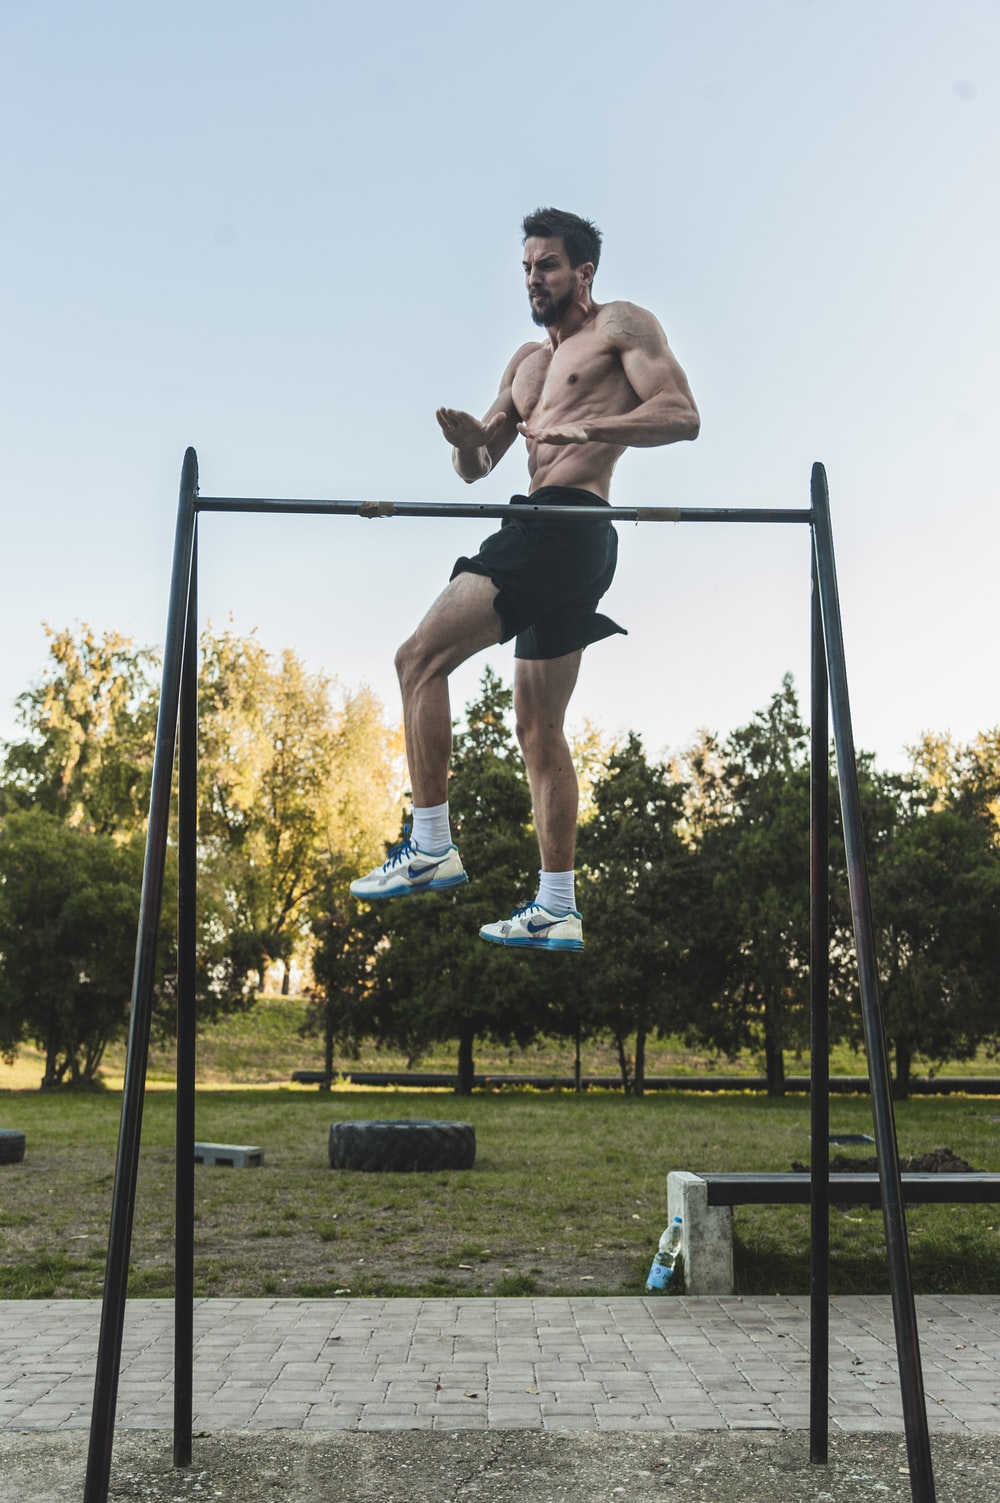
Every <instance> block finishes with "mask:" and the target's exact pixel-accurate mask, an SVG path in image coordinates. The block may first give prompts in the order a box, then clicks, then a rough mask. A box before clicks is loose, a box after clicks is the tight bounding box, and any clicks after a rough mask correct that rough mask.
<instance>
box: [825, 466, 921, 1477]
mask: <svg viewBox="0 0 1000 1503" xmlns="http://www.w3.org/2000/svg"><path fill="white" fill-rule="evenodd" d="M812 504H813V539H814V544H815V556H816V568H817V575H818V578H819V585H820V599H821V603H822V610H823V635H824V640H825V643H826V661H827V671H828V673H829V675H830V701H831V704H832V707H833V736H834V744H835V747H836V752H837V779H838V782H839V785H840V807H841V813H842V817H843V824H844V844H845V847H846V850H847V880H848V887H849V889H850V895H851V913H852V916H853V920H854V941H855V945H856V947H857V953H858V971H859V979H860V983H861V1012H862V1018H863V1022H864V1029H865V1046H866V1049H867V1053H868V1077H869V1081H870V1084H871V1096H872V1114H873V1118H874V1127H875V1151H876V1154H877V1156H878V1166H879V1179H880V1182H881V1191H882V1219H883V1222H884V1224H885V1239H886V1251H887V1254H888V1263H889V1287H890V1289H891V1291H892V1311H893V1319H894V1322H895V1328H896V1353H897V1358H898V1361H899V1383H900V1389H901V1393H902V1400H903V1422H904V1425H905V1428H906V1448H907V1455H908V1458H909V1465H910V1490H911V1494H912V1497H913V1500H914V1503H934V1500H935V1491H934V1473H933V1468H932V1465H931V1449H930V1435H929V1432H928V1427H927V1408H926V1404H925V1401H924V1383H923V1374H922V1370H921V1364H920V1344H919V1340H918V1336H917V1313H916V1305H915V1303H914V1298H913V1282H912V1278H911V1273H910V1254H909V1246H908V1243H907V1236H906V1215H905V1208H904V1205H903V1187H902V1182H901V1180H900V1174H899V1148H898V1145H897V1143H896V1125H895V1118H894V1114H893V1106H892V1083H891V1079H890V1075H889V1053H888V1049H887V1047H886V1041H885V1030H884V1028H883V1024H882V1007H881V1002H880V998H879V984H878V963H877V956H876V953H875V926H874V923H873V920H872V910H871V894H870V891H869V886H868V871H867V865H866V861H865V843H864V832H863V828H862V823H861V794H860V789H859V786H858V770H857V763H856V760H855V754H854V732H853V730H852V727H851V707H850V701H849V698H848V693H847V667H846V659H845V655H844V636H843V627H842V623H841V616H840V598H839V593H838V589H837V570H836V564H835V562H834V555H833V528H832V526H831V523H830V497H829V492H828V490H827V483H826V471H825V470H824V468H823V466H822V465H821V464H816V465H813V471H812ZM815 1150H816V1145H815V1144H814V1147H813V1153H814V1155H815Z"/></svg>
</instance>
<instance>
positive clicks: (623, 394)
mask: <svg viewBox="0 0 1000 1503" xmlns="http://www.w3.org/2000/svg"><path fill="white" fill-rule="evenodd" d="M522 229H523V234H524V276H525V281H526V283H527V288H528V300H529V303H530V305H531V316H532V318H533V319H534V321H535V323H536V324H537V325H539V327H540V328H543V329H544V330H545V338H544V339H543V340H542V341H541V342H540V343H536V342H532V343H529V344H524V345H522V346H521V348H520V349H519V350H518V351H517V353H516V354H515V355H514V358H513V359H512V360H511V362H510V364H509V365H508V366H507V369H506V370H505V371H504V374H503V378H502V380H501V382H500V390H499V392H498V394H497V398H496V401H495V402H494V403H493V404H492V406H491V407H490V409H489V411H488V412H487V413H486V415H485V416H484V417H483V419H482V421H479V420H478V419H476V418H474V417H472V416H471V415H470V414H469V413H467V412H460V411H457V410H456V409H455V408H451V407H442V408H440V409H439V411H438V413H437V420H438V423H439V425H440V427H441V431H442V433H443V434H444V436H445V438H446V439H447V440H448V442H449V443H450V444H451V445H452V463H453V464H454V466H455V469H456V470H457V471H458V473H459V475H461V477H462V479H463V480H465V481H468V482H470V483H471V482H472V481H474V480H481V479H483V477H484V476H486V475H488V474H489V473H490V471H491V470H492V468H493V466H494V465H495V464H497V463H498V461H499V460H500V459H502V458H503V456H504V454H506V452H507V450H508V449H509V448H510V447H511V445H512V444H513V443H514V441H515V439H516V438H517V436H518V435H519V434H520V435H521V436H522V437H523V438H524V439H525V440H526V442H527V447H528V473H529V475H530V477H531V485H530V498H531V500H532V501H536V502H539V503H542V504H545V505H547V506H554V505H555V506H557V505H560V504H562V505H577V506H581V505H582V506H606V505H608V504H609V503H608V495H609V490H610V486H611V476H612V473H613V471H614V468H615V465H616V464H617V463H618V460H619V459H620V458H621V456H622V454H623V453H624V451H625V449H627V448H629V447H630V446H631V447H641V448H650V447H653V446H655V445H659V444H671V443H676V442H677V441H678V440H680V439H693V438H696V437H697V434H698V426H699V419H698V410H697V408H696V407H695V404H694V399H693V398H692V396H691V392H690V389H689V387H688V383H687V379H686V377H685V375H684V372H683V371H682V370H681V368H680V366H679V365H678V363H677V361H676V360H675V359H674V356H673V355H672V353H671V351H670V348H669V346H668V344H667V340H666V336H665V335H664V333H663V330H662V329H661V327H660V325H659V323H658V322H657V321H656V319H655V318H654V317H653V315H652V314H651V313H648V312H646V310H645V309H644V308H638V307H636V306H635V304H634V303H621V302H615V303H603V304H601V303H595V302H594V299H593V296H592V286H593V281H594V273H595V272H596V270H597V264H598V261H599V259H600V250H601V235H600V231H599V230H598V229H597V228H596V226H595V225H593V224H591V223H590V222H589V221H587V220H585V219H580V218H578V216H577V215H575V214H568V213H565V212H563V211H562V210H559V209H538V210H536V211H535V213H533V214H529V215H528V216H527V217H526V219H525V220H524V224H523V226H522ZM512 499H513V501H514V502H515V503H517V502H521V503H523V502H524V501H525V500H526V498H525V497H524V496H514V497H513V498H512ZM616 555H617V538H616V535H615V531H614V528H613V527H612V525H611V523H610V522H604V521H601V520H600V519H597V520H591V519H589V518H587V519H581V518H570V517H567V518H566V519H565V520H563V519H561V518H558V517H556V518H550V517H530V516H512V517H510V518H505V519H504V522H503V523H502V525H501V528H500V531H499V532H497V533H494V534H493V536H491V537H489V538H487V539H486V541H485V542H484V543H483V545H482V547H481V548H480V551H479V552H478V553H477V554H476V555H475V556H474V557H473V558H460V559H459V560H458V562H457V563H456V565H455V568H454V570H453V572H452V576H451V582H450V583H449V584H448V586H447V588H446V589H445V590H444V592H443V593H442V594H441V595H440V596H439V597H438V599H437V600H436V601H435V602H434V604H433V605H432V606H431V608H430V610H429V611H428V612H427V615H426V616H425V617H424V619H423V620H422V621H421V623H420V625H419V626H418V627H417V629H416V631H415V632H414V634H413V636H412V637H410V638H409V639H408V641H406V642H404V643H403V645H402V647H401V648H400V649H399V651H398V653H397V654H396V671H397V673H398V675H399V682H400V688H401V691H402V697H403V724H404V729H405V733H406V756H407V762H408V766H409V771H410V780H411V783H412V791H413V825H412V829H411V831H410V834H409V838H408V839H407V840H405V841H404V842H403V843H402V845H400V846H397V847H396V848H395V850H393V851H391V852H390V854H389V859H388V860H387V861H386V862H385V864H384V865H383V866H380V867H376V869H375V870H374V871H373V872H371V873H370V874H369V875H368V876H366V877H361V878H359V879H358V880H357V881H355V882H352V883H351V891H352V892H353V893H354V894H355V896H357V897H360V898H369V899H370V898H390V897H397V896H401V895H403V894H408V893H414V892H435V891H438V892H440V891H442V890H446V889H447V888H450V887H455V886H457V885H458V884H459V883H462V882H466V881H468V878H467V876H466V873H465V871H464V870H463V867H462V862H461V859H460V857H459V854H458V851H457V850H456V849H455V846H454V845H453V844H452V839H451V828H450V824H449V819H448V765H449V760H450V757H451V704H450V701H449V696H448V677H449V675H450V674H451V672H452V671H453V670H454V669H455V668H457V667H458V666H459V664H460V663H464V662H465V660H466V659H467V658H470V657H472V656H473V654H474V653H477V652H481V651H483V650H484V649H485V648H487V647H492V646H493V645H494V644H495V643H497V642H506V641H509V640H510V639H511V638H512V637H515V638H516V645H515V653H514V656H515V660H516V661H515V670H514V714H515V717H516V722H517V738H518V741H519V742H520V746H521V750H522V752H523V754H524V761H525V766H526V768H527V772H528V781H529V784H530V787H531V797H532V804H533V808H534V818H535V828H536V831H537V834H538V845H539V851H540V854H541V861H542V866H541V871H540V873H539V886H538V891H537V893H536V896H535V898H534V899H533V901H531V902H528V903H526V904H524V905H523V906H521V907H518V908H515V910H514V912H513V914H512V915H511V917H510V918H509V919H501V920H500V921H499V922H498V923H495V924H486V925H484V926H483V928H482V929H480V931H479V932H480V935H481V936H482V938H483V939H486V940H489V941H491V942H492V943H495V944H502V945H511V946H516V947H519V948H524V949H535V950H542V949H544V950H582V949H583V925H582V921H581V915H580V913H579V912H578V911H577V908H576V899H575V892H574V885H573V878H574V859H575V854H576V825H577V808H578V801H579V794H578V785H577V777H576V772H575V769H574V767H573V761H572V758H571V756H570V750H569V746H568V744H567V741H566V737H565V735H564V732H563V722H564V718H565V714H566V709H567V706H568V704H569V699H570V695H571V694H572V692H573V688H574V686H575V684H576V680H577V674H578V673H579V670H580V659H581V657H582V653H583V649H584V647H586V646H587V645H588V643H590V642H595V641H598V640H599V639H600V638H602V637H606V636H610V635H612V634H613V633H615V632H620V631H622V628H621V627H620V626H618V625H616V623H615V622H614V621H611V620H610V619H609V618H608V617H607V616H602V615H599V614H598V613H597V604H598V601H599V600H600V598H601V596H602V595H603V594H604V592H605V591H606V590H607V588H608V586H609V585H610V583H611V580H612V578H613V576H614V570H615V560H616Z"/></svg>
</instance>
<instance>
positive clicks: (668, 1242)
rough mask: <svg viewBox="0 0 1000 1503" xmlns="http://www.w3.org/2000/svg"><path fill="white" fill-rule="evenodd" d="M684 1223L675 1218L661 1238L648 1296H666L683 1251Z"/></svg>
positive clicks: (650, 1272) (647, 1285)
mask: <svg viewBox="0 0 1000 1503" xmlns="http://www.w3.org/2000/svg"><path fill="white" fill-rule="evenodd" d="M681 1231H682V1222H681V1218H680V1217H679V1216H675V1217H674V1219H673V1221H672V1222H671V1223H670V1225H669V1226H668V1227H667V1229H666V1231H665V1232H664V1233H663V1236H662V1237H661V1238H660V1245H659V1247H658V1248H657V1249H656V1257H655V1258H654V1259H653V1266H652V1268H651V1269H650V1270H649V1278H648V1279H647V1280H646V1293H647V1294H665V1293H666V1291H667V1285H668V1284H669V1283H670V1280H671V1279H672V1278H673V1276H674V1268H675V1266H676V1263H677V1259H678V1257H679V1255H680V1250H681Z"/></svg>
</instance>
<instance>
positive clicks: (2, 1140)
mask: <svg viewBox="0 0 1000 1503" xmlns="http://www.w3.org/2000/svg"><path fill="white" fill-rule="evenodd" d="M24 1141H25V1140H24V1133H23V1132H17V1131H15V1129H14V1128H13V1127H0V1164H19V1163H20V1162H21V1160H22V1159H23V1158H24Z"/></svg>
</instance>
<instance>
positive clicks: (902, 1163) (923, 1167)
mask: <svg viewBox="0 0 1000 1503" xmlns="http://www.w3.org/2000/svg"><path fill="white" fill-rule="evenodd" d="M899 1168H900V1172H901V1173H903V1174H978V1173H979V1170H977V1169H973V1167H972V1165H971V1164H967V1163H966V1161H965V1159H963V1158H960V1157H959V1156H958V1154H957V1153H952V1151H951V1149H950V1148H932V1149H931V1151H930V1153H920V1154H917V1156H916V1158H902V1157H901V1158H900V1160H899ZM792 1171H793V1173H795V1174H808V1173H809V1165H808V1164H801V1163H799V1161H798V1159H793V1160H792ZM830 1173H831V1174H877V1173H878V1159H875V1158H872V1159H855V1158H851V1157H850V1156H849V1155H848V1154H845V1153H838V1154H835V1155H834V1157H833V1158H832V1159H831V1160H830Z"/></svg>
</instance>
